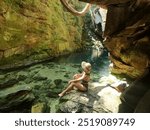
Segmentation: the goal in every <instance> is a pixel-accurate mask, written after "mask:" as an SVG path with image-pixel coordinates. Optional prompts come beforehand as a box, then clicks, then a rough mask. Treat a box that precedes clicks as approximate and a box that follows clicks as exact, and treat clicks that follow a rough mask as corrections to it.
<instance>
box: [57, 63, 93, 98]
mask: <svg viewBox="0 0 150 130" xmlns="http://www.w3.org/2000/svg"><path fill="white" fill-rule="evenodd" d="M81 66H82V68H83V72H82V73H81V74H75V75H74V76H73V78H74V79H73V80H70V81H69V86H68V87H67V88H66V89H65V90H64V91H62V92H61V93H60V94H58V96H59V97H62V96H64V95H65V94H66V93H67V92H69V91H71V90H72V89H73V88H74V87H75V88H77V89H78V90H80V91H82V92H85V91H87V90H88V82H89V80H90V72H91V64H90V63H88V62H85V61H83V62H82V63H81Z"/></svg>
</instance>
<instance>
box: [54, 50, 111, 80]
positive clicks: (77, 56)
mask: <svg viewBox="0 0 150 130" xmlns="http://www.w3.org/2000/svg"><path fill="white" fill-rule="evenodd" d="M94 51H95V50H94ZM94 53H95V52H94ZM96 53H97V52H96ZM82 61H86V62H90V63H91V65H92V72H93V74H96V75H97V76H98V77H99V78H100V77H102V76H108V74H109V64H110V61H109V59H108V52H107V51H106V50H103V52H102V53H101V55H99V56H98V55H97V56H94V57H93V50H92V49H87V50H83V51H82V52H78V53H73V54H70V55H68V56H61V57H59V58H57V59H56V60H54V62H56V63H60V64H61V63H66V64H67V63H68V64H69V63H73V64H81V62H82Z"/></svg>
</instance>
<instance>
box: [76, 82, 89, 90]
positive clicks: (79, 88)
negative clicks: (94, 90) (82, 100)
mask: <svg viewBox="0 0 150 130" xmlns="http://www.w3.org/2000/svg"><path fill="white" fill-rule="evenodd" d="M74 86H75V87H76V88H77V89H78V90H80V91H83V92H84V91H87V88H86V87H85V86H84V85H83V84H81V83H80V82H78V83H75V84H74Z"/></svg>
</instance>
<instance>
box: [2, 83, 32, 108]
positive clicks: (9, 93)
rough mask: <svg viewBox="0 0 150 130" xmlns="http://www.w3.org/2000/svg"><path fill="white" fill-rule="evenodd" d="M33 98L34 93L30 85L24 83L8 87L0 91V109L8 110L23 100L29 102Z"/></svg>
mask: <svg viewBox="0 0 150 130" xmlns="http://www.w3.org/2000/svg"><path fill="white" fill-rule="evenodd" d="M33 100H34V95H33V94H32V92H31V88H30V87H28V86H24V85H20V86H17V85H16V86H13V87H9V88H6V89H3V90H1V91H0V111H7V110H9V111H10V110H12V109H14V108H15V107H17V106H19V105H20V104H22V103H24V102H26V103H30V102H32V101H33ZM22 109H23V108H22Z"/></svg>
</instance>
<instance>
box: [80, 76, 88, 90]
mask: <svg viewBox="0 0 150 130" xmlns="http://www.w3.org/2000/svg"><path fill="white" fill-rule="evenodd" d="M85 75H87V76H90V74H88V73H86V74H85ZM81 84H82V85H83V86H84V87H86V88H87V89H88V81H86V80H82V81H81Z"/></svg>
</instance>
